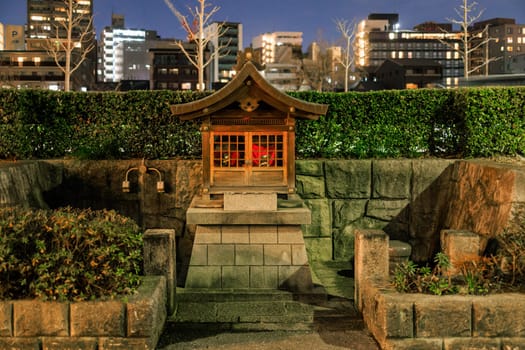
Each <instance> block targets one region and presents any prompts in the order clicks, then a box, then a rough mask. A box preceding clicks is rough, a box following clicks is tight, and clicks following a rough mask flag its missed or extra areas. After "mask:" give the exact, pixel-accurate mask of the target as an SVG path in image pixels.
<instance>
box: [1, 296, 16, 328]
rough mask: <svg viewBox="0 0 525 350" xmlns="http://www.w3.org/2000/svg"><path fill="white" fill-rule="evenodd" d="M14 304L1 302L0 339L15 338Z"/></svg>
mask: <svg viewBox="0 0 525 350" xmlns="http://www.w3.org/2000/svg"><path fill="white" fill-rule="evenodd" d="M12 320H13V304H12V303H11V302H8V301H0V337H12V336H13V322H12Z"/></svg>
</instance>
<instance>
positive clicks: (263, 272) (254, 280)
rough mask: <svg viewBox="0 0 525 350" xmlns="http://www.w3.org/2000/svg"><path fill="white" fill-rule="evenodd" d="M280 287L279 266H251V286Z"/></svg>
mask: <svg viewBox="0 0 525 350" xmlns="http://www.w3.org/2000/svg"><path fill="white" fill-rule="evenodd" d="M278 287H279V268H278V267H277V266H250V288H270V289H277V288H278Z"/></svg>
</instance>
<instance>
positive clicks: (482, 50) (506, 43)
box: [471, 18, 525, 75]
mask: <svg viewBox="0 0 525 350" xmlns="http://www.w3.org/2000/svg"><path fill="white" fill-rule="evenodd" d="M471 33H472V35H473V43H474V45H473V46H477V45H476V44H477V43H478V42H481V41H486V40H489V42H488V44H487V45H482V46H480V47H479V48H478V49H477V50H476V51H474V52H473V53H472V56H471V67H480V68H479V69H477V70H476V71H475V72H474V73H473V75H493V74H512V73H514V74H517V73H521V74H523V73H525V69H524V67H523V65H522V64H520V61H522V58H521V57H523V55H525V24H517V23H516V20H515V19H512V18H492V19H489V20H486V21H480V22H477V23H475V24H474V25H473V27H472V28H471ZM489 59H490V60H491V62H490V63H489V64H488V65H485V66H481V64H482V63H483V62H486V61H487V60H489Z"/></svg>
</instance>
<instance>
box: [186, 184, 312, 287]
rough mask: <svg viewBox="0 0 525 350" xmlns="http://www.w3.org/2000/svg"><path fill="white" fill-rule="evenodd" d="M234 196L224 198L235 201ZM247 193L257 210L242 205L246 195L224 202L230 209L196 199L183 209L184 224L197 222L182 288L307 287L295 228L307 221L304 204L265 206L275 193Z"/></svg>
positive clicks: (303, 253) (301, 246) (302, 252)
mask: <svg viewBox="0 0 525 350" xmlns="http://www.w3.org/2000/svg"><path fill="white" fill-rule="evenodd" d="M235 197H236V196H233V197H231V198H229V200H232V199H234V202H235ZM241 197H242V196H241ZM253 197H254V194H253V193H251V194H250V198H249V202H250V206H251V205H252V204H251V203H258V202H260V203H263V204H264V205H265V206H264V208H263V209H262V210H253V209H254V208H251V209H252V210H242V208H243V207H246V203H247V202H246V200H247V198H237V200H236V202H237V203H238V204H239V203H240V204H241V205H240V207H239V206H236V205H234V204H232V203H230V204H229V205H231V206H232V207H231V209H230V210H225V208H222V207H219V206H217V205H213V207H210V208H205V206H204V205H202V202H199V203H200V205H199V206H198V207H192V208H189V209H188V214H187V219H188V223H190V224H196V225H197V227H196V232H195V239H194V242H193V249H192V255H191V259H190V263H189V266H188V274H187V277H186V283H185V287H186V288H209V289H286V290H290V291H294V292H309V291H311V290H312V289H313V283H312V276H311V272H310V267H309V263H308V257H307V255H306V248H305V244H304V238H303V233H302V230H301V224H307V223H309V222H310V211H309V209H308V208H306V207H301V208H283V209H281V208H277V206H276V205H275V210H269V207H268V206H267V205H266V204H268V203H269V202H271V203H276V198H275V200H270V199H269V198H267V197H268V196H265V197H264V198H261V199H260V200H259V199H258V198H253ZM255 197H257V196H256V195H255ZM243 203H244V204H243ZM215 204H216V203H215ZM272 205H273V204H272Z"/></svg>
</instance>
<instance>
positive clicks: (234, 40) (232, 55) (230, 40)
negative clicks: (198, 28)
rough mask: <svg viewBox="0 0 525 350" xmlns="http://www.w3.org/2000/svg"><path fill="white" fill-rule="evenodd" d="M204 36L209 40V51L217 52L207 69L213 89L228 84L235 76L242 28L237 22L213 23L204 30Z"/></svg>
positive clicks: (241, 42)
mask: <svg viewBox="0 0 525 350" xmlns="http://www.w3.org/2000/svg"><path fill="white" fill-rule="evenodd" d="M204 35H205V36H206V37H208V38H210V45H211V47H210V50H211V51H212V52H213V51H215V50H218V52H217V54H216V55H215V56H214V57H213V59H212V62H211V64H210V68H209V70H210V71H209V76H210V82H211V85H212V87H213V88H219V87H221V86H222V85H224V84H226V83H228V82H229V81H230V80H231V79H232V78H233V76H234V75H235V73H236V72H235V69H234V67H235V65H236V64H237V55H238V53H239V52H240V51H242V49H243V26H242V24H241V23H237V22H213V23H211V24H210V25H209V26H207V27H206V28H204Z"/></svg>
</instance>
